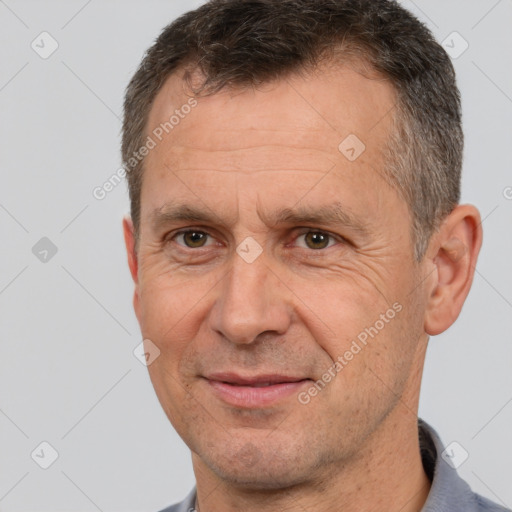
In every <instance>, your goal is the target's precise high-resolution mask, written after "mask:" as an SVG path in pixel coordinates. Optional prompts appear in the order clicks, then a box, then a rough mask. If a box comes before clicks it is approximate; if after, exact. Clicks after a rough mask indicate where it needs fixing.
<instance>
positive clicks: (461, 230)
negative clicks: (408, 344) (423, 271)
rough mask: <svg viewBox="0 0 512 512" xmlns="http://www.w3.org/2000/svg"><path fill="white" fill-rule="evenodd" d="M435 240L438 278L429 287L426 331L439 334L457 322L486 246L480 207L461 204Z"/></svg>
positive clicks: (434, 256)
mask: <svg viewBox="0 0 512 512" xmlns="http://www.w3.org/2000/svg"><path fill="white" fill-rule="evenodd" d="M431 242H432V244H433V253H432V254H431V256H430V259H431V262H432V263H433V265H434V271H435V273H434V272H433V275H435V279H433V280H432V284H431V285H430V286H429V289H428V290H427V293H428V296H427V306H426V311H425V332H426V333H427V334H430V335H436V334H440V333H442V332H443V331H445V330H446V329H448V327H450V326H451V325H452V324H453V322H455V320H456V319H457V317H458V316H459V314H460V311H461V309H462V306H463V304H464V301H465V300H466V297H467V295H468V293H469V290H470V288H471V283H472V282H473V276H474V272H475V266H476V261H477V258H478V253H479V251H480V247H481V245H482V226H481V220H480V214H479V213H478V210H477V209H476V208H475V207H474V206H472V205H460V206H457V207H456V208H455V209H454V210H453V211H452V212H451V213H450V214H449V215H448V216H447V217H446V219H445V220H444V221H443V223H442V224H441V227H440V228H439V231H438V233H437V234H436V235H435V237H433V239H432V241H431Z"/></svg>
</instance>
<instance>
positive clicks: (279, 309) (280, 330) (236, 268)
mask: <svg viewBox="0 0 512 512" xmlns="http://www.w3.org/2000/svg"><path fill="white" fill-rule="evenodd" d="M265 260H266V259H265V257H264V256H263V255H261V256H260V257H259V258H258V259H257V260H256V261H253V262H252V263H248V262H246V261H244V259H243V258H241V257H240V256H239V255H238V254H236V253H235V254H234V255H233V259H232V262H231V263H230V269H229V271H228V273H227V274H226V275H225V277H224V278H223V280H222V282H221V283H219V288H218V293H219V295H218V297H217V298H216V301H215V303H214V305H213V307H212V310H211V317H210V322H211V324H210V325H211V328H212V329H213V330H214V331H216V332H217V333H219V334H220V335H222V337H224V338H225V339H227V340H229V341H231V342H232V343H236V344H250V343H252V342H254V341H256V340H257V339H258V337H259V336H260V335H261V334H263V333H265V334H268V333H273V334H284V333H286V331H287V330H288V328H289V326H290V323H291V317H292V304H291V302H290V301H289V300H288V298H287V297H289V295H290V292H289V290H288V288H287V287H286V286H285V284H284V283H283V282H282V280H281V279H280V278H279V276H278V275H277V274H276V272H275V270H272V269H271V268H270V267H269V266H268V264H267V262H266V261H265Z"/></svg>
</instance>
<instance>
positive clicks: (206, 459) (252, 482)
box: [201, 442, 313, 491]
mask: <svg viewBox="0 0 512 512" xmlns="http://www.w3.org/2000/svg"><path fill="white" fill-rule="evenodd" d="M290 451H291V452H293V454H290V453H286V451H285V450H282V451H278V450H277V449H275V447H272V446H271V445H270V443H268V445H267V446H266V447H264V448H263V449H262V448H261V447H259V446H257V445H256V444H252V443H251V442H248V443H245V444H244V445H242V446H241V447H237V448H234V449H233V447H230V449H227V450H224V451H223V452H222V453H219V452H218V450H216V449H215V448H214V449H213V450H211V451H210V452H209V453H208V454H207V455H206V456H202V457H201V459H202V461H203V463H204V464H206V465H207V466H208V467H209V469H210V470H211V471H212V472H213V473H215V474H216V475H217V476H218V477H219V478H220V479H222V480H223V481H224V482H229V484H231V485H233V486H236V487H239V488H240V489H244V490H253V491H257V490H272V489H275V490H278V489H285V488H289V487H295V486H297V485H301V484H304V483H305V482H306V481H308V480H309V479H310V478H311V474H312V470H313V468H311V467H307V468H306V467H303V455H304V454H302V455H301V458H302V460H299V459H298V457H297V453H300V451H297V450H295V449H294V450H290Z"/></svg>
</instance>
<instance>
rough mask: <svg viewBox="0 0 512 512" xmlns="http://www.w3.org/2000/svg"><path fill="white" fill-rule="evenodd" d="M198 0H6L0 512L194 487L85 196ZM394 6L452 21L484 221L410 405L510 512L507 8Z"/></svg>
mask: <svg viewBox="0 0 512 512" xmlns="http://www.w3.org/2000/svg"><path fill="white" fill-rule="evenodd" d="M200 3H201V2H198V1H197V2H191V1H187V2H185V1H181V0H180V1H178V0H174V1H170V0H167V1H163V0H162V1H157V0H152V1H144V2H143V1H139V2H133V1H126V0H125V1H120V0H119V1H99V0H92V1H88V2H86V1H82V0H81V1H66V2H64V1H60V2H56V1H47V2H42V1H28V0H24V1H22V0H0V59H1V60H0V62H1V66H0V109H1V117H0V169H1V173H2V174H1V184H2V185H1V188H0V230H1V235H2V244H1V248H0V254H1V259H0V318H1V331H0V332H1V357H0V433H1V437H0V511H3V512H10V511H16V512H22V511H30V510H38V511H54V512H56V511H69V510H74V511H95V510H101V511H105V512H106V511H147V512H150V511H156V510H158V509H159V508H160V507H163V506H165V505H167V504H169V503H171V502H174V501H177V500H180V499H182V497H183V496H184V495H185V494H186V493H188V491H189V490H190V488H191V487H192V485H193V484H194V478H193V473H192V468H191V463H190V456H189V452H188V449H187V447H186V446H185V445H184V444H183V443H182V441H181V440H180V439H179V438H178V436H177V435H176V433H175V432H174V430H173V429H172V427H171V426H170V425H169V423H168V421H167V419H166V418H165V416H164V414H163V412H162V411H161V409H160V405H159V403H158V401H157V399H156V396H155V394H154V391H153V389H152V387H151V383H150V381H149V377H148V375H147V369H146V368H145V367H144V366H143V365H142V364H141V363H140V362H139V361H138V360H137V359H136V358H135V356H134V355H133V350H134V348H135V347H136V346H137V345H138V344H139V343H140V341H141V339H140V335H139V330H138V325H137V322H136V319H135V316H134V314H133V311H132V305H131V298H132V283H131V278H130V276H129V273H128V268H127V265H126V259H125V254H124V248H123V241H122V234H121V218H122V216H123V215H124V214H125V213H126V212H127V211H128V200H127V192H126V186H125V184H124V183H123V184H121V185H119V186H117V187H116V188H115V189H114V190H113V191H112V192H110V193H109V194H108V195H107V196H106V197H105V199H103V200H101V201H100V200H97V199H95V198H94V197H93V195H92V191H93V189H94V188H95V187H97V186H101V185H102V184H103V183H104V182H105V181H106V180H107V179H108V178H109V177H110V176H112V174H114V173H115V172H116V170H117V169H118V168H119V165H120V157H119V141H120V136H119V134H120V116H121V107H122V96H123V91H124V87H125V86H126V84H127V82H128V80H129V78H130V76H131V74H132V73H133V72H134V70H135V68H136V66H137V64H138V63H139V61H140V59H141V57H142V54H143V51H144V50H145V49H146V48H147V47H148V46H149V45H150V43H151V42H152V40H153V39H154V38H155V37H156V36H157V34H158V33H159V32H160V30H161V29H162V28H163V26H165V25H166V24H167V23H168V22H170V21H171V20H172V19H174V18H175V17H176V16H177V15H178V14H180V13H182V12H184V11H185V10H188V9H190V8H192V7H194V6H197V5H199V4H200ZM403 4H404V6H406V7H407V8H409V9H410V10H412V11H413V12H414V13H416V14H417V15H418V16H419V17H420V18H421V19H422V20H424V21H425V22H426V23H427V24H428V25H429V27H431V29H432V30H433V32H434V34H435V36H436V38H437V39H438V40H439V41H443V40H445V39H446V38H447V36H449V35H450V34H451V33H452V32H453V31H457V32H458V33H459V34H460V35H461V36H462V37H463V38H464V39H465V40H466V41H467V42H468V44H469V48H468V49H467V50H466V51H465V52H464V53H462V54H461V55H460V56H458V57H457V58H456V59H454V63H455V66H456V70H457V73H458V80H459V86H460V89H461V92H462V96H463V108H464V126H465V133H466V151H465V176H464V182H463V183H464V186H463V201H464V202H472V203H474V204H476V205H477V206H478V207H479V209H480V211H481V213H482V217H483V218H484V219H485V220H484V222H483V226H484V238H485V242H484V247H483V250H482V253H481V256H480V260H479V262H478V266H477V273H476V276H475V282H474V285H473V290H472V292H471V294H470V297H469V299H468V301H467V303H466V305H465V307H464V310H463V312H462V314H461V317H460V318H459V320H458V321H457V323H456V324H455V325H454V326H453V327H452V328H451V329H450V330H449V331H448V332H446V333H444V334H442V335H440V336H437V337H435V338H432V339H431V342H430V343H431V344H430V348H429V353H428V357H427V362H426V369H425V376H424V384H423V390H422V400H421V406H420V415H421V416H422V417H423V418H425V419H426V420H428V421H429V422H431V423H432V424H433V425H434V426H435V427H436V428H437V429H438V431H439V432H440V434H441V436H442V439H443V441H444V443H445V445H448V444H449V443H451V442H452V441H457V442H458V443H459V445H460V447H459V445H456V450H458V451H457V453H456V455H457V457H460V456H461V454H463V452H462V451H461V447H462V449H464V450H466V451H467V452H468V453H469V457H468V459H467V460H466V461H465V462H464V463H463V464H462V465H461V466H460V467H459V472H460V473H461V474H462V476H463V477H464V478H466V479H467V481H468V482H469V483H470V485H471V486H472V487H473V488H474V489H475V490H476V491H478V492H480V493H481V494H483V495H485V496H488V497H490V498H492V499H494V500H496V501H500V502H503V503H505V504H507V505H508V506H509V507H511V506H512V486H511V485H510V482H511V470H510V460H511V459H512V443H511V432H512V372H511V363H512V343H511V342H512V336H511V329H510V327H511V321H510V320H511V318H512V273H511V271H510V262H511V261H512V236H511V233H512V230H511V227H512V200H510V198H512V188H507V187H512V173H511V172H510V163H511V162H512V157H511V156H512V155H511V147H512V144H511V143H512V140H511V138H510V129H511V127H512V99H511V97H512V66H511V64H512V62H511V53H512V52H511V49H512V31H511V28H510V27H511V26H512V1H511V0H500V1H496V0H479V1H467V0H457V1H455V0H452V1H449V2H447V1H446V0H435V1H433V0H428V1H427V0H421V1H420V0H415V1H414V2H412V1H409V0H407V1H404V2H403ZM43 31H47V32H49V33H50V34H51V35H52V37H53V38H54V39H55V40H56V41H57V42H58V44H59V47H58V49H57V50H56V51H55V53H53V54H52V55H51V56H50V57H49V58H47V59H43V58H41V57H40V56H39V55H38V54H37V53H36V52H35V51H34V50H33V49H32V48H31V42H32V41H33V40H34V39H35V40H36V43H37V41H40V39H37V37H38V36H39V34H40V33H41V32H43ZM450 41H453V43H451V42H450ZM448 43H449V44H452V46H453V47H454V51H457V50H460V49H461V48H462V46H461V44H462V43H461V40H459V39H453V37H452V39H448ZM39 44H40V45H41V43H39ZM45 48H46V49H48V48H49V43H48V41H47V42H46V43H45ZM507 197H508V198H509V199H507ZM43 237H47V238H49V239H50V240H51V242H52V243H53V244H54V245H55V246H56V248H57V253H56V254H55V255H53V256H52V253H51V252H49V253H48V254H47V255H45V256H46V259H47V261H46V262H44V261H40V259H39V258H42V257H44V256H43V254H44V253H39V254H38V251H42V250H44V249H45V247H46V246H45V244H47V243H48V242H44V241H43V242H40V244H43V245H42V246H40V245H38V246H36V249H37V250H34V252H36V254H34V253H33V250H32V248H33V247H34V246H35V245H36V244H37V243H38V241H39V240H40V239H41V238H43ZM36 256H38V257H36ZM42 441H46V442H48V443H50V444H51V445H52V446H53V447H54V448H55V450H56V451H57V452H58V454H59V457H58V459H57V460H56V461H55V463H54V464H53V465H51V466H50V467H49V468H48V469H46V470H45V469H42V468H40V467H39V466H38V465H37V464H36V462H35V461H34V460H33V459H32V458H31V453H32V452H33V450H34V449H36V448H37V447H38V446H39V445H40V443H41V442H42ZM36 453H40V459H39V460H42V459H43V458H44V457H49V451H48V450H47V449H46V452H45V451H44V449H43V452H40V451H39V452H37V451H36ZM41 453H43V454H44V457H43V456H41ZM35 458H36V460H37V455H36V456H35ZM397 512H398V511H397Z"/></svg>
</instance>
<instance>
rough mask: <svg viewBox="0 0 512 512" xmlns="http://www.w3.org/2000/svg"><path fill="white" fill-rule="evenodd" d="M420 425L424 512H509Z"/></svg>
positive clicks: (185, 509)
mask: <svg viewBox="0 0 512 512" xmlns="http://www.w3.org/2000/svg"><path fill="white" fill-rule="evenodd" d="M418 427H419V438H420V447H421V458H422V461H423V467H424V468H425V472H426V474H427V476H428V477H429V478H430V481H431V482H432V486H431V488H430V492H429V495H428V498H427V501H426V502H425V505H424V506H423V508H422V512H506V511H509V512H510V509H506V508H504V507H502V506H500V505H497V504H496V503H493V502H492V501H490V500H488V499H487V498H484V497H482V496H480V495H478V494H476V493H474V492H473V491H472V490H471V488H470V487H469V485H468V484H467V483H466V482H465V481H464V480H462V478H460V476H459V475H458V474H457V471H456V470H455V469H454V468H453V467H452V466H451V465H450V464H449V463H448V462H446V461H445V460H443V459H442V458H441V456H440V455H441V453H442V451H443V450H444V446H443V444H442V443H441V439H440V438H439V436H438V435H437V432H436V431H435V430H434V429H433V428H432V427H431V426H429V425H428V424H427V423H425V422H424V421H423V420H419V422H418ZM195 501H196V488H195V487H194V488H193V489H192V491H190V493H189V494H188V496H187V497H186V498H185V499H184V500H183V501H182V502H180V503H177V504H176V505H172V506H170V507H168V508H166V509H164V510H161V511H160V512H196V511H195V508H194V504H195Z"/></svg>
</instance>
